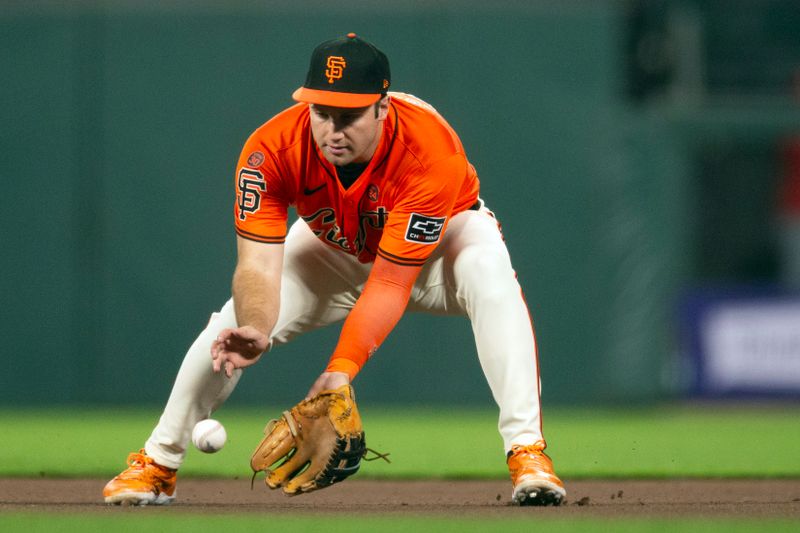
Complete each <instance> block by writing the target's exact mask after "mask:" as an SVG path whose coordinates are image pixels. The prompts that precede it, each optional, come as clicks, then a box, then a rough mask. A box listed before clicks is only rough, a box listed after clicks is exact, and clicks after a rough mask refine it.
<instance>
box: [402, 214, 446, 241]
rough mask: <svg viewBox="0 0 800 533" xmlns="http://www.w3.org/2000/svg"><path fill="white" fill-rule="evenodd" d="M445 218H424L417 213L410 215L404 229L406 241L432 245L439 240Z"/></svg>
mask: <svg viewBox="0 0 800 533" xmlns="http://www.w3.org/2000/svg"><path fill="white" fill-rule="evenodd" d="M446 219H447V217H441V218H437V217H426V216H425V215H420V214H417V213H411V218H409V219H408V228H407V229H406V240H407V241H409V242H419V243H422V244H433V243H435V242H436V241H438V240H439V237H440V236H441V234H442V228H444V221H445V220H446Z"/></svg>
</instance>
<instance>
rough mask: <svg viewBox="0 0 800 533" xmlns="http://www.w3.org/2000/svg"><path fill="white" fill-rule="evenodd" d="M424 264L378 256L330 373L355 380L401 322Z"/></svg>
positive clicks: (339, 344)
mask: <svg viewBox="0 0 800 533" xmlns="http://www.w3.org/2000/svg"><path fill="white" fill-rule="evenodd" d="M420 270H422V267H421V266H405V265H398V264H396V263H392V262H391V261H388V260H386V259H384V258H382V257H376V258H375V264H374V265H373V267H372V271H371V272H370V275H369V278H368V279H367V283H366V285H365V286H364V292H362V293H361V296H360V297H359V298H358V301H357V302H356V304H355V305H354V306H353V310H352V311H350V315H349V316H348V317H347V319H346V320H345V321H344V325H343V326H342V333H341V335H339V343H338V344H337V345H336V349H335V350H334V351H333V355H332V356H331V359H330V361H329V363H328V367H327V368H326V369H325V371H326V372H346V373H347V374H348V375H349V376H350V379H351V380H352V379H353V378H354V377H355V376H356V374H358V372H359V371H360V370H361V369H362V368H363V366H364V364H366V362H367V360H368V359H369V358H370V356H371V355H372V354H373V353H375V350H377V349H378V346H380V345H381V343H382V342H383V341H384V339H386V337H387V336H388V335H389V332H390V331H392V329H394V327H395V325H397V323H398V322H399V321H400V318H401V317H402V316H403V313H404V312H405V310H406V305H408V299H409V297H410V296H411V289H412V287H413V286H414V282H415V281H416V279H417V276H418V275H419V273H420Z"/></svg>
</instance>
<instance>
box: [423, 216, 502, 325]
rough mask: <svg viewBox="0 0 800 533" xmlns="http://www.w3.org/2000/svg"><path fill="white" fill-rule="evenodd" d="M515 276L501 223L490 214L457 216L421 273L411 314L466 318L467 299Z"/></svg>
mask: <svg viewBox="0 0 800 533" xmlns="http://www.w3.org/2000/svg"><path fill="white" fill-rule="evenodd" d="M513 276H514V272H513V269H512V268H511V261H510V258H509V255H508V250H507V249H506V246H505V242H504V241H503V236H502V233H501V232H500V228H499V225H498V223H497V220H496V219H495V218H494V216H493V215H492V214H491V212H489V211H488V210H481V211H471V210H470V211H464V212H462V213H459V214H458V215H456V216H454V217H453V219H452V220H451V221H450V224H449V225H448V227H447V231H446V232H445V234H444V236H443V238H442V242H441V243H440V244H439V246H438V247H437V249H436V250H435V251H434V253H433V254H432V256H431V257H430V259H429V260H428V262H427V263H426V265H425V267H423V270H422V272H421V273H420V276H419V278H418V279H417V283H416V284H415V286H414V291H413V292H412V298H411V302H410V303H409V310H410V311H418V312H430V313H436V314H464V312H465V310H466V308H465V302H464V299H465V297H466V295H468V294H469V295H471V294H473V293H475V292H483V293H485V292H486V290H487V289H490V288H491V287H493V286H496V285H497V284H498V283H500V282H501V281H502V280H505V279H508V278H509V277H510V278H512V279H513Z"/></svg>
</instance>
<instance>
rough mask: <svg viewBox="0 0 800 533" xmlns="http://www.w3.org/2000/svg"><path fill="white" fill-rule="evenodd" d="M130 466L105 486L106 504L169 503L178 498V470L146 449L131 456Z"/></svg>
mask: <svg viewBox="0 0 800 533" xmlns="http://www.w3.org/2000/svg"><path fill="white" fill-rule="evenodd" d="M128 465H129V466H128V468H127V469H125V470H124V471H123V472H122V473H121V474H120V475H118V476H117V477H115V478H114V479H112V480H111V481H109V482H108V483H107V484H106V486H105V488H103V498H105V501H106V503H116V504H121V503H129V504H131V505H148V504H151V505H167V504H169V503H171V502H172V500H174V499H175V482H176V478H177V476H176V472H177V470H173V469H171V468H167V467H165V466H161V465H160V464H158V463H156V462H155V461H153V459H152V458H151V457H148V456H147V454H146V453H145V452H144V450H139V452H138V453H136V452H134V453H131V454H130V455H128Z"/></svg>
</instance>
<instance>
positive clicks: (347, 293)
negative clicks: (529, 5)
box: [145, 207, 543, 468]
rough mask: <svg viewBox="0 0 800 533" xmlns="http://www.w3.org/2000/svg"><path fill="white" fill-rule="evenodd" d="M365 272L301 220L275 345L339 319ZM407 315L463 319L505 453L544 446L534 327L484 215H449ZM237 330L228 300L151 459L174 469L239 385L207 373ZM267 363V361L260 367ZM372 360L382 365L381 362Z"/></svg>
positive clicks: (172, 402) (149, 448)
mask: <svg viewBox="0 0 800 533" xmlns="http://www.w3.org/2000/svg"><path fill="white" fill-rule="evenodd" d="M370 268H371V265H364V264H361V263H359V262H358V261H357V260H356V258H355V257H353V256H350V255H347V254H345V253H342V252H339V251H337V250H335V249H333V248H332V247H330V246H327V245H325V244H324V243H322V242H321V241H320V240H319V239H318V238H317V237H315V236H314V234H313V233H312V232H311V230H310V229H309V228H308V226H307V225H306V224H305V222H303V220H302V219H299V220H298V221H297V222H295V223H294V224H293V225H292V226H291V228H290V230H289V233H288V235H287V237H286V244H285V255H284V268H283V277H282V283H281V308H280V312H279V314H278V320H277V323H276V325H275V328H274V330H273V332H272V337H271V343H272V347H273V348H274V346H275V345H280V344H284V343H286V342H289V341H290V340H291V339H292V338H294V337H295V336H297V335H300V334H302V333H305V332H307V331H311V330H314V329H316V328H320V327H323V326H326V325H328V324H332V323H334V322H338V321H342V320H344V319H345V317H347V314H348V312H349V311H350V309H352V307H353V305H354V304H355V302H356V299H357V298H358V296H359V295H360V294H361V291H362V289H363V288H364V284H365V283H366V280H367V276H368V275H369V271H370ZM407 310H408V311H411V312H428V313H435V314H454V315H467V316H468V317H469V319H470V321H471V323H472V330H473V332H474V335H475V343H476V346H477V351H478V358H479V360H480V364H481V367H482V369H483V372H484V374H485V375H486V379H487V382H488V384H489V388H490V389H491V391H492V395H493V397H494V399H495V401H496V402H497V405H498V406H499V408H500V416H499V423H498V428H499V430H500V434H501V436H502V438H503V444H504V446H505V451H506V452H508V451H509V450H510V449H511V446H512V445H515V444H533V443H534V442H536V441H538V440H542V438H543V437H542V429H541V417H540V405H539V386H540V381H539V367H538V361H537V356H536V343H535V339H534V333H533V327H532V325H531V320H530V315H529V313H528V309H527V306H526V304H525V301H524V298H523V296H522V291H521V289H520V286H519V283H518V282H517V278H516V274H515V272H514V270H513V268H512V266H511V261H510V259H509V255H508V251H507V249H506V246H505V243H504V241H503V238H502V235H501V233H500V230H499V227H498V224H497V221H496V220H495V218H494V216H493V215H492V214H491V212H490V211H489V210H487V209H486V208H485V207H484V208H482V209H481V210H479V211H472V210H470V211H464V212H462V213H459V214H458V215H456V216H454V217H453V218H452V220H451V221H450V224H449V226H448V228H447V231H446V232H445V234H444V236H443V237H442V242H441V243H440V244H439V246H438V247H437V249H436V250H435V251H434V254H433V255H432V256H431V258H430V259H429V260H428V262H427V263H426V264H425V266H424V267H423V268H422V272H421V273H420V276H419V278H418V279H417V281H416V283H415V285H414V288H413V290H412V294H411V299H410V301H409V304H408V309H407ZM233 327H236V317H235V314H234V309H233V301H232V300H229V301H228V302H227V303H226V304H225V306H224V307H223V308H222V309H221V310H220V311H219V312H218V313H214V314H213V315H212V316H211V320H210V321H209V323H208V326H207V327H206V329H205V330H203V332H202V333H200V336H199V337H198V338H197V339H196V340H195V342H194V344H192V346H191V347H190V348H189V351H188V352H187V354H186V357H185V358H184V360H183V363H182V365H181V367H180V370H179V371H178V375H177V377H176V380H175V384H174V386H173V389H172V393H171V394H170V397H169V400H168V401H167V404H166V407H165V409H164V412H163V414H162V416H161V419H160V420H159V423H158V425H157V426H156V427H155V429H154V430H153V433H152V434H151V435H150V438H149V439H148V440H147V442H146V444H145V451H146V452H147V454H148V455H149V456H151V457H152V458H153V459H154V460H155V461H156V462H157V463H159V464H161V465H164V466H167V467H170V468H178V467H180V466H181V464H182V463H183V460H184V457H185V456H186V449H187V446H188V443H189V441H190V439H191V432H192V428H193V427H194V425H195V424H196V423H197V422H198V421H200V420H202V419H204V418H208V417H209V416H210V415H211V413H212V412H214V410H216V409H217V408H218V407H219V406H220V405H222V403H223V402H224V401H225V400H226V399H227V398H228V396H230V394H231V392H232V391H233V389H234V387H235V386H236V383H237V382H238V380H239V377H240V376H241V372H242V371H241V370H236V371H235V373H234V376H233V377H232V378H228V377H226V376H225V374H224V372H220V373H214V372H213V371H212V368H211V343H212V341H213V340H214V339H215V338H216V337H217V334H218V333H219V332H220V331H222V330H223V329H225V328H233ZM465 356H466V355H465ZM267 361H268V358H267V356H266V355H265V356H264V357H263V358H262V360H261V361H260V362H259V364H264V363H265V362H267ZM267 364H268V363H267ZM371 364H380V356H378V357H377V358H376V360H375V361H374V362H372V363H371ZM320 371H321V370H320ZM309 385H310V384H309Z"/></svg>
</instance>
